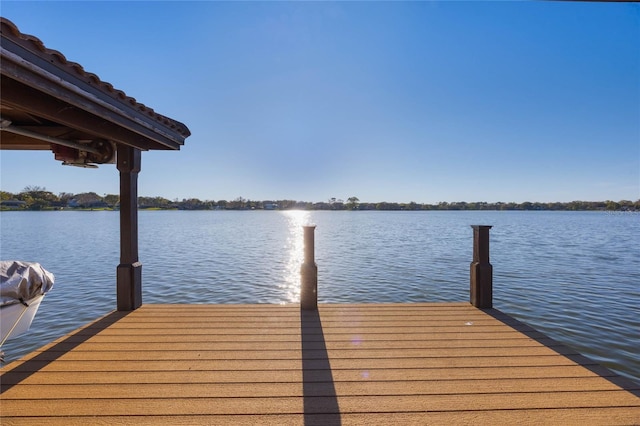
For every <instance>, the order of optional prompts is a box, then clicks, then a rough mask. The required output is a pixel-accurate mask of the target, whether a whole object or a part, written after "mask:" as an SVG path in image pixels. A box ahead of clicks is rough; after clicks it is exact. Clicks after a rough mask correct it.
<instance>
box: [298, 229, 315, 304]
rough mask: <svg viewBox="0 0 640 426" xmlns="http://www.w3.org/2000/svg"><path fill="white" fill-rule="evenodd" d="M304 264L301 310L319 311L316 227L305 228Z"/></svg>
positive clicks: (301, 272)
mask: <svg viewBox="0 0 640 426" xmlns="http://www.w3.org/2000/svg"><path fill="white" fill-rule="evenodd" d="M302 228H303V229H304V262H303V263H302V267H301V268H300V279H301V282H300V308H301V309H305V310H313V309H318V266H317V265H316V262H315V259H314V258H315V247H314V245H315V243H314V234H313V233H314V231H315V229H316V227H315V225H308V226H303V227H302Z"/></svg>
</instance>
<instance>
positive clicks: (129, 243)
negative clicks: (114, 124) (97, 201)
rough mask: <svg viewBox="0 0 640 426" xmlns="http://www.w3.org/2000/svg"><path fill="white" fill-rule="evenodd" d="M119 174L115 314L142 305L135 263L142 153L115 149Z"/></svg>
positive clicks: (139, 267)
mask: <svg viewBox="0 0 640 426" xmlns="http://www.w3.org/2000/svg"><path fill="white" fill-rule="evenodd" d="M117 154H118V170H119V171H120V264H119V265H118V269H117V305H118V310H119V311H133V310H134V309H137V308H139V307H140V306H141V305H142V263H140V261H139V260H138V173H139V172H140V163H141V157H142V153H141V151H140V150H139V149H135V148H132V147H130V146H126V145H118V153H117Z"/></svg>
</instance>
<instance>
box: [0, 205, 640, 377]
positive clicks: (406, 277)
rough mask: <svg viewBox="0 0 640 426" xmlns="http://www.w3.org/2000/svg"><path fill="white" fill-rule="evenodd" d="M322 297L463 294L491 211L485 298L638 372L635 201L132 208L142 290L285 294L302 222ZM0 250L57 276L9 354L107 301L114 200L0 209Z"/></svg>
mask: <svg viewBox="0 0 640 426" xmlns="http://www.w3.org/2000/svg"><path fill="white" fill-rule="evenodd" d="M309 223H313V224H316V225H317V229H316V262H317V264H318V271H319V272H318V286H319V290H318V292H319V296H318V299H319V301H320V302H321V303H322V302H328V303H347V302H431V301H467V300H468V298H469V296H468V291H469V290H468V286H469V284H468V282H469V263H470V262H471V256H472V240H473V233H472V230H471V228H470V227H469V225H472V224H482V225H493V226H494V228H493V229H492V230H491V263H492V264H493V268H494V306H495V307H496V308H498V309H500V310H502V311H504V312H507V313H509V314H511V315H513V316H514V317H516V318H518V319H520V320H522V321H524V322H526V323H528V324H530V325H532V326H534V327H535V328H537V329H539V330H540V331H543V332H545V333H546V334H548V335H550V336H551V337H553V338H555V339H557V340H559V341H561V342H563V343H565V344H568V345H570V346H573V347H574V348H576V349H577V350H579V351H580V352H582V353H583V354H585V355H587V356H589V357H591V358H592V359H594V360H596V361H598V362H600V363H602V364H604V365H606V366H608V367H609V368H611V369H613V370H615V371H617V372H618V373H620V374H622V375H625V376H627V377H630V378H633V379H635V380H636V381H639V382H640V355H639V353H638V351H639V348H640V214H633V213H613V214H612V213H604V212H480V211H478V212H277V211H241V212H225V211H196V212H187V211H152V212H140V260H141V261H142V263H143V265H144V266H143V281H144V286H143V297H144V302H145V303H289V302H297V301H298V297H299V270H300V264H301V261H302V256H303V246H302V244H303V241H302V225H304V224H309ZM0 226H1V249H0V250H1V252H0V256H1V257H2V259H5V260H6V259H11V260H13V259H17V260H26V261H37V262H40V263H41V264H42V265H43V266H44V267H45V268H46V269H48V270H50V271H51V272H53V273H54V274H55V276H56V283H55V286H54V288H53V290H52V291H51V292H50V293H49V294H48V295H47V297H46V298H45V300H44V302H43V305H42V306H41V310H40V312H38V315H37V316H36V319H35V322H34V324H33V326H32V330H31V331H30V332H29V334H27V335H23V336H21V337H19V338H17V339H15V340H11V341H8V342H7V343H6V344H5V345H4V346H3V350H4V351H5V352H6V354H7V359H8V360H13V359H15V358H17V357H19V356H21V355H23V354H25V353H27V352H29V351H31V350H34V349H36V348H38V347H40V346H42V345H44V344H46V343H48V342H50V341H52V340H54V339H56V338H58V337H60V336H62V335H64V334H65V333H68V332H69V331H72V330H74V329H75V328H77V327H79V326H81V325H84V324H85V323H87V322H88V321H91V320H94V319H96V318H97V317H98V316H101V315H104V314H106V313H108V312H110V311H111V310H113V309H114V308H115V304H116V302H115V268H116V265H117V264H118V262H119V234H118V232H119V231H118V226H119V216H118V213H117V212H3V213H2V214H0Z"/></svg>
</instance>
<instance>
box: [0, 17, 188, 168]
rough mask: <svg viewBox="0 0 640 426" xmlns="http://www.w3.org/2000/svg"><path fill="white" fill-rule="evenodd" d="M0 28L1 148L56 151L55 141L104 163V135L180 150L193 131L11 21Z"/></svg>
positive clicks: (112, 140)
mask: <svg viewBox="0 0 640 426" xmlns="http://www.w3.org/2000/svg"><path fill="white" fill-rule="evenodd" d="M0 28H1V35H2V38H1V43H0V50H1V57H0V64H1V65H0V68H1V79H0V81H1V87H0V90H1V93H2V96H1V98H0V114H1V119H2V144H1V148H2V149H27V150H49V149H53V150H54V152H55V148H56V147H55V145H57V144H58V143H64V142H65V141H68V142H69V143H68V145H66V149H67V150H68V149H71V150H74V149H75V150H78V151H79V152H82V149H81V148H82V147H87V149H88V150H89V152H91V151H93V155H92V156H90V160H91V161H92V162H95V163H101V162H113V161H112V159H111V158H107V157H108V155H106V154H104V153H102V152H101V151H102V147H104V146H105V145H108V144H106V143H105V141H110V143H111V144H116V145H127V146H130V147H133V148H137V149H140V150H143V151H146V150H178V149H180V147H181V146H182V145H183V144H184V141H185V139H186V138H187V137H188V136H189V135H190V134H191V133H190V131H189V129H188V128H187V127H186V126H185V125H184V124H182V123H181V122H178V121H176V120H173V119H170V118H168V117H165V116H164V115H161V114H158V113H157V112H155V111H154V110H153V109H151V108H149V107H147V106H145V105H143V104H141V103H139V102H138V101H136V100H135V99H134V98H132V97H130V96H127V94H125V93H124V92H123V91H121V90H118V89H115V88H114V87H113V86H112V85H111V84H109V83H107V82H104V81H102V80H100V78H99V77H98V76H97V75H96V74H93V73H90V72H87V71H86V70H85V69H84V68H83V67H82V66H81V65H80V64H77V63H75V62H71V61H68V60H67V59H66V58H65V56H64V55H63V54H62V53H60V52H59V51H57V50H52V49H48V48H47V47H45V46H44V44H43V43H42V41H40V40H39V39H38V38H37V37H34V36H32V35H28V34H23V33H21V32H20V31H19V30H18V28H17V27H16V26H15V25H14V24H13V23H12V22H11V21H9V20H8V19H6V18H0ZM102 154H104V155H102ZM107 160H109V161H107Z"/></svg>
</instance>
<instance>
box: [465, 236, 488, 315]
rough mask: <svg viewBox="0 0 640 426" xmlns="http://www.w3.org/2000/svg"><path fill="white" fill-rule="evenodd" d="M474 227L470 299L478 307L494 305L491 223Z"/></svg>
mask: <svg viewBox="0 0 640 426" xmlns="http://www.w3.org/2000/svg"><path fill="white" fill-rule="evenodd" d="M471 227H472V228H473V261H472V262H471V274H470V281H471V288H470V292H469V294H470V301H471V304H472V305H473V306H475V307H476V308H491V307H493V266H491V263H489V229H491V226H489V225H471Z"/></svg>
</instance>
